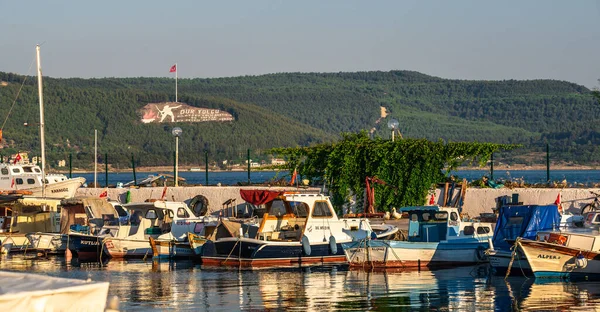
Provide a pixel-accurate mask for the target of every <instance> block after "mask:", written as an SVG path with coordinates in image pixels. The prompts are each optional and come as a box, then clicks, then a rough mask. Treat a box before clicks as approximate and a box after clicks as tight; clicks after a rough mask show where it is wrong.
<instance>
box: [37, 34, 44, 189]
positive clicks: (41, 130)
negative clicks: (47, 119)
mask: <svg viewBox="0 0 600 312" xmlns="http://www.w3.org/2000/svg"><path fill="white" fill-rule="evenodd" d="M35 51H36V59H37V75H38V96H39V99H40V143H41V157H42V168H41V169H42V197H46V150H45V140H44V135H45V134H44V96H43V93H42V91H43V88H42V63H41V60H40V45H39V44H38V45H37V46H36V47H35Z"/></svg>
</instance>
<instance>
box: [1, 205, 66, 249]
mask: <svg viewBox="0 0 600 312" xmlns="http://www.w3.org/2000/svg"><path fill="white" fill-rule="evenodd" d="M61 200H62V199H59V198H43V197H22V198H20V199H18V200H17V201H16V202H14V203H12V204H5V206H4V210H5V216H4V217H2V221H3V222H2V232H1V233H0V240H1V241H2V242H5V241H7V239H8V238H10V239H11V240H12V244H13V245H12V248H11V251H16V250H24V249H31V248H32V245H31V244H30V242H29V239H28V238H27V233H32V232H33V233H35V232H52V233H59V232H60V212H59V211H60V207H61Z"/></svg>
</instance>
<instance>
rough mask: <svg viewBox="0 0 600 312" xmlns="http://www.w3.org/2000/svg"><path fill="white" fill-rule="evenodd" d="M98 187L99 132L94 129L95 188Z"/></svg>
mask: <svg viewBox="0 0 600 312" xmlns="http://www.w3.org/2000/svg"><path fill="white" fill-rule="evenodd" d="M97 187H98V130H96V129H94V188H97Z"/></svg>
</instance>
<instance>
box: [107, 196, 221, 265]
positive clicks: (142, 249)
mask: <svg viewBox="0 0 600 312" xmlns="http://www.w3.org/2000/svg"><path fill="white" fill-rule="evenodd" d="M122 207H123V209H125V210H127V211H128V212H129V214H130V216H131V217H130V222H129V223H127V224H120V225H118V229H117V230H116V232H115V233H114V237H106V238H104V240H103V241H102V244H103V245H104V251H105V252H106V254H107V255H108V256H110V257H112V258H135V257H138V258H143V257H152V256H153V251H152V248H151V246H150V241H149V239H150V237H152V238H153V239H155V240H157V241H177V242H182V241H187V239H188V232H191V233H201V232H202V230H203V229H202V227H201V226H198V224H205V223H211V222H217V220H218V219H217V218H216V217H212V216H204V217H195V216H194V214H193V213H192V211H191V210H190V209H189V207H188V206H187V205H186V204H185V203H183V202H172V201H162V200H157V201H153V202H140V203H129V204H124V205H122ZM202 234H203V233H202ZM190 251H191V249H190Z"/></svg>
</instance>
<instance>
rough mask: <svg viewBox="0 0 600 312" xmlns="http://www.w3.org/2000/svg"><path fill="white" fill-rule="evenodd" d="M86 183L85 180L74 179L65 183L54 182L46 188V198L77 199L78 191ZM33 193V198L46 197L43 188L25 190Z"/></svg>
mask: <svg viewBox="0 0 600 312" xmlns="http://www.w3.org/2000/svg"><path fill="white" fill-rule="evenodd" d="M84 183H85V178H72V179H68V180H65V181H60V182H54V183H50V184H47V185H46V186H45V188H46V190H45V196H46V197H51V198H72V197H75V193H77V189H78V188H79V187H81V186H82V185H83V184H84ZM25 190H26V191H30V192H32V196H40V197H41V196H44V192H42V188H41V187H35V188H31V189H25Z"/></svg>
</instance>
